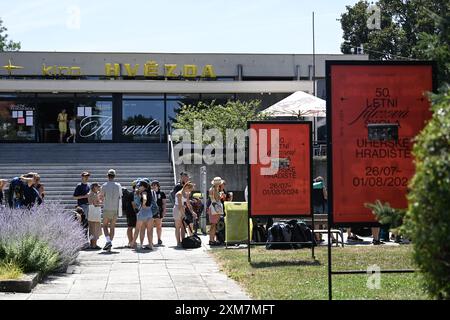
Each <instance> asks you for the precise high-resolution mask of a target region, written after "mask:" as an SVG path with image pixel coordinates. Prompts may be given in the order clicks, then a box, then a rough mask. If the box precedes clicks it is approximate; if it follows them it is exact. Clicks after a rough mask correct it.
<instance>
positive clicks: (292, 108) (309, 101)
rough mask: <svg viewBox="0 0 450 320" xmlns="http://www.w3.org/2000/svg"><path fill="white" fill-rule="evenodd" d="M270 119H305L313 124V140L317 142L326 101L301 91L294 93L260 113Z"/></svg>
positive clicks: (323, 118)
mask: <svg viewBox="0 0 450 320" xmlns="http://www.w3.org/2000/svg"><path fill="white" fill-rule="evenodd" d="M262 112H263V113H266V114H269V115H270V116H272V117H282V118H286V117H289V118H292V117H295V118H306V119H305V120H312V122H313V135H314V137H313V139H314V140H317V128H318V127H320V126H323V125H325V123H326V116H327V113H326V101H325V100H323V99H320V98H317V97H315V96H313V95H311V94H308V93H306V92H303V91H296V92H294V93H293V94H291V95H290V96H288V97H286V98H284V99H283V100H281V101H279V102H277V103H275V104H274V105H272V106H270V107H269V108H267V109H265V110H263V111H262Z"/></svg>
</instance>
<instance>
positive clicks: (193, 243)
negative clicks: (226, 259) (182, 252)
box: [181, 234, 202, 249]
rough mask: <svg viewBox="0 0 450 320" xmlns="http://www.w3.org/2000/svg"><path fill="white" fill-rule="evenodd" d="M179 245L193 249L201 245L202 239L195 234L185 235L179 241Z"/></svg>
mask: <svg viewBox="0 0 450 320" xmlns="http://www.w3.org/2000/svg"><path fill="white" fill-rule="evenodd" d="M181 246H182V247H183V248H184V249H195V248H200V247H201V246H202V240H201V239H200V237H199V236H198V235H196V234H193V235H192V236H189V237H186V238H184V239H183V240H182V241H181Z"/></svg>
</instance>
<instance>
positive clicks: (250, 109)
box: [173, 100, 268, 144]
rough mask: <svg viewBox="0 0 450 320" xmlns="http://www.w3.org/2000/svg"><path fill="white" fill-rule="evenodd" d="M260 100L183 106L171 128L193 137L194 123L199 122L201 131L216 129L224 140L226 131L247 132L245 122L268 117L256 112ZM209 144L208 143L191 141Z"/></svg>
mask: <svg viewBox="0 0 450 320" xmlns="http://www.w3.org/2000/svg"><path fill="white" fill-rule="evenodd" d="M260 104H261V101H260V100H251V101H239V100H236V101H232V100H229V101H227V102H226V103H225V104H216V102H215V101H212V102H211V103H206V102H202V101H200V102H198V103H197V104H196V105H190V104H189V105H183V106H181V108H180V110H179V111H178V113H177V116H176V118H175V122H174V124H173V127H174V128H176V129H186V130H188V131H189V133H190V134H191V137H194V121H200V122H201V124H202V128H203V130H208V129H218V130H219V131H220V132H221V134H222V136H223V137H224V138H225V136H226V130H227V129H242V130H247V121H250V120H263V119H266V118H267V117H268V116H267V115H265V114H262V113H260V112H258V108H259V106H260ZM193 142H194V143H198V144H202V143H210V141H193Z"/></svg>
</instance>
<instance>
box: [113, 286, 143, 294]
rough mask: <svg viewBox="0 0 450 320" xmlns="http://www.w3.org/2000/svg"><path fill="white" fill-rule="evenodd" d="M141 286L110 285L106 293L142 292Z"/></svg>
mask: <svg viewBox="0 0 450 320" xmlns="http://www.w3.org/2000/svg"><path fill="white" fill-rule="evenodd" d="M140 290H141V286H140V284H108V286H107V287H106V290H105V292H112V293H135V292H140Z"/></svg>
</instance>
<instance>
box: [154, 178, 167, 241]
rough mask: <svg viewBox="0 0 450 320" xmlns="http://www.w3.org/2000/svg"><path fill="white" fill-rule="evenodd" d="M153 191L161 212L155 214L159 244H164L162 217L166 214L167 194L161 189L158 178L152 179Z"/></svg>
mask: <svg viewBox="0 0 450 320" xmlns="http://www.w3.org/2000/svg"><path fill="white" fill-rule="evenodd" d="M152 193H153V195H154V196H155V198H156V204H157V205H158V209H159V212H158V214H157V215H156V216H153V220H154V221H155V224H154V225H155V226H156V234H157V235H158V245H159V246H160V245H162V240H161V233H162V219H163V218H164V216H165V215H166V194H165V193H164V192H163V191H161V186H160V185H159V181H158V180H153V181H152Z"/></svg>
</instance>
